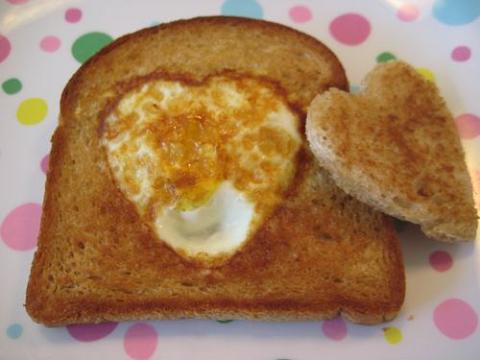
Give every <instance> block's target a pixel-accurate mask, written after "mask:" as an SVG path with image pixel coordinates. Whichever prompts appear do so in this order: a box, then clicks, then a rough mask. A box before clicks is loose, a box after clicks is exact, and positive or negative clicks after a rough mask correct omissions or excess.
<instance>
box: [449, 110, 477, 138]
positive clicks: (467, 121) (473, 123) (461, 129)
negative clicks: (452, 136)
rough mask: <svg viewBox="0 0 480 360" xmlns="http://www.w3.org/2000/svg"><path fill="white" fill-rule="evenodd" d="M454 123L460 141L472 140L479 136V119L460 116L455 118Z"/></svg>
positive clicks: (467, 115) (471, 116)
mask: <svg viewBox="0 0 480 360" xmlns="http://www.w3.org/2000/svg"><path fill="white" fill-rule="evenodd" d="M455 122H456V124H457V129H458V133H459V134H460V137H461V138H462V139H473V138H474V137H477V136H478V135H480V117H478V116H476V115H473V114H462V115H459V116H457V117H456V118H455Z"/></svg>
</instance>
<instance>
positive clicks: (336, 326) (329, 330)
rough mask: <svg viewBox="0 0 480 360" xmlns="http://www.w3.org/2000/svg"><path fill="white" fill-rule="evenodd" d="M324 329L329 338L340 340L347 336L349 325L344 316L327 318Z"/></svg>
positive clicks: (323, 325)
mask: <svg viewBox="0 0 480 360" xmlns="http://www.w3.org/2000/svg"><path fill="white" fill-rule="evenodd" d="M322 331H323V334H324V335H325V336H326V337H328V338H329V339H332V340H335V341H340V340H343V339H344V338H345V337H346V336H347V325H346V324H345V321H343V319H342V318H340V317H337V318H335V319H333V320H325V321H324V322H323V323H322Z"/></svg>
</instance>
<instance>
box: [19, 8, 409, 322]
mask: <svg viewBox="0 0 480 360" xmlns="http://www.w3.org/2000/svg"><path fill="white" fill-rule="evenodd" d="M233 44H235V46H233ZM179 56H180V57H181V61H180V58H179ZM223 70H232V71H235V72H238V73H245V74H248V75H250V76H264V77H266V78H268V79H270V80H271V81H274V82H277V83H279V84H280V86H281V87H282V88H284V89H285V91H287V93H288V95H289V101H290V103H291V104H292V105H295V106H297V107H298V108H299V109H303V111H304V110H305V109H306V108H307V106H308V103H309V102H310V100H311V99H312V98H313V96H314V95H315V94H316V93H317V92H321V91H324V90H326V89H327V88H329V87H332V86H335V87H339V88H341V89H346V88H347V87H348V86H347V85H348V84H347V81H346V78H345V74H344V72H343V69H342V67H341V65H340V63H339V62H338V61H337V60H336V58H335V56H334V55H333V54H332V53H331V52H330V51H329V50H328V49H327V48H326V47H325V46H324V45H322V44H321V43H319V42H318V41H316V40H315V39H313V38H311V37H309V36H306V35H304V34H301V33H298V32H296V31H293V30H291V29H288V28H286V27H284V26H281V25H277V24H271V23H267V22H263V21H256V20H247V19H239V18H229V17H227V18H222V17H211V18H198V19H193V20H188V21H178V22H174V23H170V24H165V25H160V26H158V27H155V28H150V29H146V30H142V31H140V32H137V33H134V34H131V35H127V36H125V37H122V38H120V39H118V40H117V41H115V42H114V43H113V44H111V45H110V46H108V47H107V48H105V49H104V50H102V51H101V52H100V53H99V54H98V55H97V56H95V57H93V58H92V59H90V60H89V61H88V62H87V63H86V64H85V65H84V66H82V67H81V68H80V70H79V71H78V72H77V73H76V74H75V75H74V76H73V77H72V79H71V80H70V82H69V83H68V85H67V87H66V88H65V90H64V93H63V96H62V101H61V118H60V124H59V127H58V128H57V130H56V131H55V134H54V136H53V139H52V152H51V158H50V159H51V160H50V161H51V162H50V171H49V174H48V178H47V184H46V193H45V199H44V211H43V217H42V224H41V230H40V237H39V242H38V250H37V252H36V254H35V259H34V262H33V265H32V271H31V275H30V281H29V285H28V290H27V300H26V308H27V311H28V313H29V314H30V316H31V317H32V318H33V319H35V320H36V321H38V322H41V323H44V324H46V325H64V324H68V323H85V322H99V321H104V320H127V319H147V318H148V319H152V318H178V317H209V318H253V319H258V318H261V319H272V320H273V319H277V320H287V319H301V318H310V319H314V318H318V319H320V318H331V317H333V316H335V315H337V314H338V313H343V314H344V315H345V316H346V317H348V318H349V319H351V320H352V321H357V322H362V323H375V322H379V321H382V320H385V319H390V318H392V317H393V316H395V314H396V313H397V312H398V311H399V309H400V306H401V304H402V302H403V298H404V292H405V283H404V281H405V280H404V271H403V263H402V259H401V253H400V248H399V243H398V239H397V238H396V236H395V233H394V231H393V229H392V227H391V224H390V221H389V220H388V219H386V218H385V217H384V216H383V215H382V214H379V213H377V212H375V211H372V210H371V209H369V208H368V207H366V206H364V205H362V204H360V203H358V202H357V201H355V200H353V199H352V198H350V197H349V196H347V195H345V194H344V193H343V192H342V191H341V190H339V189H338V188H337V187H336V186H335V185H334V184H333V182H332V181H331V180H330V179H329V178H328V176H326V175H325V173H324V172H323V170H321V169H319V168H318V167H317V166H316V165H315V163H314V161H313V158H312V156H311V154H310V153H309V151H308V150H307V149H303V150H302V152H301V154H302V155H301V158H300V160H299V169H298V172H297V176H296V178H295V179H296V180H295V184H294V186H293V187H292V188H291V190H290V191H289V193H288V194H287V195H286V198H285V201H284V203H283V205H282V206H281V207H280V208H279V209H277V210H276V212H275V213H274V215H273V216H272V217H271V219H270V220H269V221H268V222H267V223H266V224H264V226H263V227H262V228H261V230H260V231H258V232H257V234H256V235H255V237H254V239H253V240H252V241H250V242H249V243H248V244H247V245H246V246H245V247H244V248H243V249H242V250H241V251H240V252H238V253H237V254H236V255H235V256H234V257H233V258H231V260H230V261H229V262H228V263H227V264H225V265H223V266H221V267H218V268H214V269H206V268H202V267H200V266H198V265H196V264H192V263H189V262H188V261H186V260H185V259H183V258H182V257H180V256H178V255H177V254H176V253H174V252H173V251H172V250H170V249H169V248H168V247H167V246H165V245H164V244H163V243H161V242H159V241H157V240H156V239H155V236H154V234H153V233H152V232H151V231H150V229H149V228H148V227H147V226H145V225H144V224H143V223H142V222H141V220H140V218H139V216H138V215H137V212H136V210H135V208H134V206H133V205H132V204H131V203H129V202H128V201H127V200H126V199H125V198H124V197H123V196H122V194H121V193H120V192H119V191H118V190H117V189H116V188H115V186H113V179H112V176H111V174H110V172H109V169H108V166H107V164H106V161H105V158H104V153H103V151H101V147H100V145H99V142H98V134H97V131H98V127H99V119H100V114H101V112H102V111H104V109H105V106H106V105H107V104H108V103H109V102H110V101H111V100H112V99H114V98H115V97H116V96H117V95H118V94H119V93H120V92H121V91H122V87H121V86H118V82H119V81H121V82H124V81H128V80H129V79H134V78H138V77H142V76H148V74H151V73H154V72H157V71H167V72H169V73H171V74H178V73H180V74H187V75H189V76H192V77H194V78H196V79H202V78H203V77H204V76H208V75H209V74H211V73H217V72H219V71H223ZM302 118H303V119H304V115H303V117H302Z"/></svg>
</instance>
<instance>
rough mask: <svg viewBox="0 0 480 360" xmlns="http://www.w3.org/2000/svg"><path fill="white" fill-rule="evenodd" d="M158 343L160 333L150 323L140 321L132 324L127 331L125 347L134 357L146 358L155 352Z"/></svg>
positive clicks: (136, 359)
mask: <svg viewBox="0 0 480 360" xmlns="http://www.w3.org/2000/svg"><path fill="white" fill-rule="evenodd" d="M157 343H158V334H157V331H156V330H155V328H154V327H153V326H151V325H149V324H145V323H138V324H134V325H132V326H130V327H129V328H128V330H127V332H126V333H125V338H124V340H123V347H124V348H125V351H126V353H127V354H128V356H130V357H131V358H132V359H135V360H144V359H148V358H150V356H152V355H153V353H154V352H155V349H156V348H157Z"/></svg>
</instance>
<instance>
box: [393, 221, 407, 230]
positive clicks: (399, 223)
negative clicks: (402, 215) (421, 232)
mask: <svg viewBox="0 0 480 360" xmlns="http://www.w3.org/2000/svg"><path fill="white" fill-rule="evenodd" d="M393 225H394V226H395V230H396V231H397V232H403V231H405V230H406V228H407V225H408V223H407V222H406V221H402V220H398V219H393Z"/></svg>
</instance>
